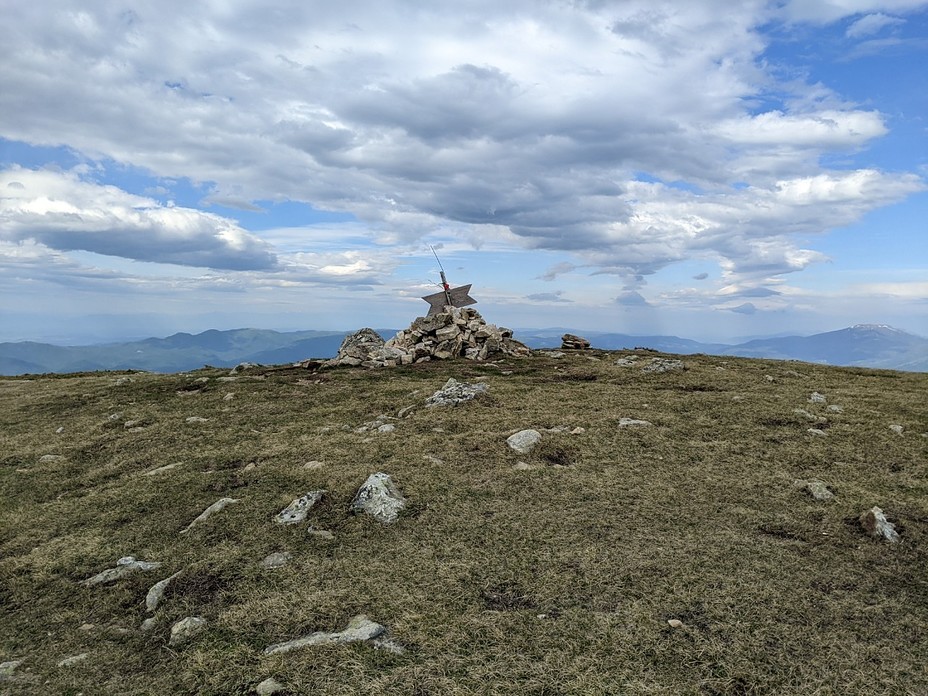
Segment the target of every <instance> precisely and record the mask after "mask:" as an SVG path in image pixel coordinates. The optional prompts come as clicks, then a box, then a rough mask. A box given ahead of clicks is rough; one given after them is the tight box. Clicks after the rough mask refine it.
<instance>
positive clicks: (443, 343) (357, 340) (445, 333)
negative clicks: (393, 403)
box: [324, 307, 529, 367]
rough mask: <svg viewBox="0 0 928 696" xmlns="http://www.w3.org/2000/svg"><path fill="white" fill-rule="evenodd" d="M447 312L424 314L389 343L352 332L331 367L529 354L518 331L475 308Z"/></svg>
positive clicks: (368, 333)
mask: <svg viewBox="0 0 928 696" xmlns="http://www.w3.org/2000/svg"><path fill="white" fill-rule="evenodd" d="M445 310H446V311H444V312H441V313H439V314H433V315H432V316H430V317H419V318H418V319H416V320H415V321H414V322H413V323H412V324H410V325H409V327H408V328H407V329H404V330H403V331H400V332H398V333H397V334H396V336H394V337H393V338H391V339H390V340H389V341H384V340H383V338H381V337H380V335H379V334H378V333H377V332H376V331H374V330H373V329H361V330H360V331H358V332H357V333H354V334H351V335H350V336H346V337H345V340H344V341H342V345H341V347H340V348H339V349H338V355H337V356H335V357H334V358H332V359H331V360H328V361H326V362H325V363H324V365H325V366H326V367H336V366H339V367H340V366H352V367H356V366H358V365H361V366H363V367H396V366H397V365H411V364H413V363H422V362H427V361H429V360H450V359H452V358H461V357H463V358H467V359H468V360H486V359H487V358H490V357H493V356H496V355H513V356H520V355H528V354H529V349H528V347H527V346H526V345H524V344H522V343H520V342H519V341H517V340H515V339H514V338H513V337H512V330H511V329H507V328H503V327H499V326H495V325H494V324H487V323H486V321H484V319H483V317H482V316H480V312H478V311H477V310H475V309H471V308H469V307H445Z"/></svg>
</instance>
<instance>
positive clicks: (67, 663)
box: [57, 653, 90, 667]
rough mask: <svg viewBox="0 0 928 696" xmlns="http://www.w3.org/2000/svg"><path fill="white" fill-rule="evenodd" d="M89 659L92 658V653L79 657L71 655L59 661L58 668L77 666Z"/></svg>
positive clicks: (82, 654)
mask: <svg viewBox="0 0 928 696" xmlns="http://www.w3.org/2000/svg"><path fill="white" fill-rule="evenodd" d="M88 657H90V653H81V654H79V655H71V656H70V657H66V658H64V659H63V660H59V661H58V663H57V666H58V667H71V666H72V665H76V664H77V663H78V662H83V661H84V660H86V659H87V658H88Z"/></svg>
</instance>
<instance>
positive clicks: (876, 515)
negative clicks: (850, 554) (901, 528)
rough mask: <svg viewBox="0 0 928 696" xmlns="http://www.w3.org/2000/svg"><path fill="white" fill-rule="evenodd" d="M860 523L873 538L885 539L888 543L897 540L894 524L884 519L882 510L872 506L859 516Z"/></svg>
mask: <svg viewBox="0 0 928 696" xmlns="http://www.w3.org/2000/svg"><path fill="white" fill-rule="evenodd" d="M860 525H861V526H862V527H863V528H864V530H865V531H866V532H867V534H869V535H870V536H872V537H874V538H875V539H886V541H888V542H890V543H895V542H897V541H899V532H897V531H896V525H894V524H893V523H892V522H890V521H889V520H887V519H886V515H884V514H883V511H882V510H881V509H880V508H878V507H876V506H873V507H872V508H870V509H869V510H867V511H866V512H864V513H863V514H862V515H861V516H860Z"/></svg>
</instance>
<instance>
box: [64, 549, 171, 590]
mask: <svg viewBox="0 0 928 696" xmlns="http://www.w3.org/2000/svg"><path fill="white" fill-rule="evenodd" d="M160 566H161V563H159V562H157V561H137V560H135V558H134V557H132V556H123V557H122V558H120V559H119V560H118V561H116V567H115V568H107V569H106V570H104V571H102V572H100V573H97V574H96V575H94V576H93V577H90V578H87V579H86V580H81V582H80V584H81V585H84V586H86V587H93V586H94V585H105V584H106V583H110V582H116V581H117V580H119V579H121V578H124V577H126V576H127V575H131V574H132V573H135V572H138V571H145V570H154V569H155V568H158V567H160Z"/></svg>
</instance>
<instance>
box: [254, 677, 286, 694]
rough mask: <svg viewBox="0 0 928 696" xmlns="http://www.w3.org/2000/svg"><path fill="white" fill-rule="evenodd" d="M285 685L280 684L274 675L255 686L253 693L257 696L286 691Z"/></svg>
mask: <svg viewBox="0 0 928 696" xmlns="http://www.w3.org/2000/svg"><path fill="white" fill-rule="evenodd" d="M286 689H287V687H286V686H284V685H283V684H281V683H280V682H279V681H277V680H276V679H274V677H268V678H267V679H265V680H264V681H263V682H261V683H260V684H258V685H257V686H256V687H255V693H256V694H257V695H258V696H271V694H276V693H280V692H281V691H286Z"/></svg>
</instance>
